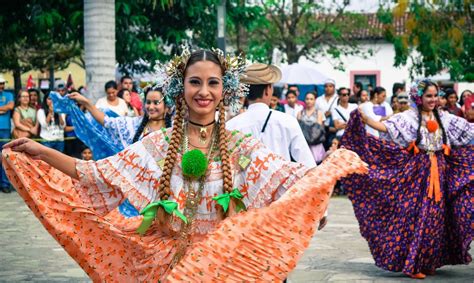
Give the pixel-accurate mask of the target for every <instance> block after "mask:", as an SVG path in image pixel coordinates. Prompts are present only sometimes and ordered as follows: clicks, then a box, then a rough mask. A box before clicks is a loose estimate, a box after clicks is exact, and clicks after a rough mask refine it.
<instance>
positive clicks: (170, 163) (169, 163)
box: [158, 96, 187, 199]
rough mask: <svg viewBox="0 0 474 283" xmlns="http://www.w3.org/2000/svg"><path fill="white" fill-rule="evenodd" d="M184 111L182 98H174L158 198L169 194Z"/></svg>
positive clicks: (163, 197) (180, 137) (185, 110)
mask: <svg viewBox="0 0 474 283" xmlns="http://www.w3.org/2000/svg"><path fill="white" fill-rule="evenodd" d="M186 112H187V109H186V104H185V102H184V98H183V97H182V96H180V97H178V98H177V99H176V115H175V117H174V122H173V130H172V134H171V140H170V142H169V144H170V145H169V147H168V150H167V152H166V159H165V163H164V167H163V173H162V174H161V177H160V185H159V188H158V197H159V198H160V199H168V197H169V196H170V194H171V189H170V187H171V174H172V172H173V167H174V164H175V162H176V159H177V158H176V156H177V154H178V149H179V147H180V146H181V140H182V138H183V119H184V117H185V115H186Z"/></svg>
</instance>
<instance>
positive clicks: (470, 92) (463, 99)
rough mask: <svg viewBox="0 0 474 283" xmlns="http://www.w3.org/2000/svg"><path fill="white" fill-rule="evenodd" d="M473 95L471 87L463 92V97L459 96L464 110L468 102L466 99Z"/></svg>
mask: <svg viewBox="0 0 474 283" xmlns="http://www.w3.org/2000/svg"><path fill="white" fill-rule="evenodd" d="M471 95H472V91H470V90H469V89H466V90H464V91H463V92H462V93H461V97H460V98H459V105H460V106H461V109H462V110H463V112H464V108H465V107H464V106H465V103H466V99H467V98H468V97H470V96H471Z"/></svg>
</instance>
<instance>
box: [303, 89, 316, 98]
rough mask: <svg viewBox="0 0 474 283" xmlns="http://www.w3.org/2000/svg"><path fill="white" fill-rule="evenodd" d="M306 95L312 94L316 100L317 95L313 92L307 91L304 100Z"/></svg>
mask: <svg viewBox="0 0 474 283" xmlns="http://www.w3.org/2000/svg"><path fill="white" fill-rule="evenodd" d="M308 94H312V95H313V96H314V98H315V99H316V98H317V97H318V94H317V93H316V92H315V91H308V92H307V93H306V94H305V95H304V98H305V99H306V97H308Z"/></svg>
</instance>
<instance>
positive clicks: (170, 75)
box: [163, 47, 248, 112]
mask: <svg viewBox="0 0 474 283" xmlns="http://www.w3.org/2000/svg"><path fill="white" fill-rule="evenodd" d="M211 51H212V52H213V53H214V54H215V55H216V57H217V58H218V59H219V62H220V64H221V67H222V68H223V69H224V75H223V76H222V83H223V96H224V105H225V106H229V107H230V109H231V111H233V112H237V111H238V110H239V109H240V108H241V106H242V105H241V102H240V99H241V98H243V97H246V95H247V93H248V85H246V84H243V83H241V82H240V76H241V75H242V74H243V73H244V72H245V66H246V60H245V58H244V57H242V56H240V55H239V56H230V55H227V56H226V55H224V52H223V51H222V50H220V49H214V48H213V49H212V50H211ZM190 57H191V52H190V51H189V49H188V48H187V47H185V49H184V50H183V52H182V53H181V55H180V56H175V57H174V58H173V59H172V60H171V61H170V62H169V63H168V64H167V65H166V66H165V72H166V79H165V81H164V83H163V92H164V95H165V103H166V105H167V106H168V107H172V106H174V105H175V102H176V98H177V97H178V96H179V95H181V94H183V92H184V82H183V79H184V71H185V70H186V66H187V64H188V60H189V58H190Z"/></svg>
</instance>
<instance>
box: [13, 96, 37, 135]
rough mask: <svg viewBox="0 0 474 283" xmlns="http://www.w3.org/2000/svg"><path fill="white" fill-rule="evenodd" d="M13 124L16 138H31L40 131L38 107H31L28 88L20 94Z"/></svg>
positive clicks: (14, 111)
mask: <svg viewBox="0 0 474 283" xmlns="http://www.w3.org/2000/svg"><path fill="white" fill-rule="evenodd" d="M13 124H14V125H15V128H14V129H13V132H12V138H14V139H19V138H31V137H33V136H36V135H37V133H38V121H37V120H36V109H34V108H32V107H30V94H29V93H28V91H26V90H21V91H20V93H19V95H18V100H17V105H16V107H15V109H14V110H13Z"/></svg>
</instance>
